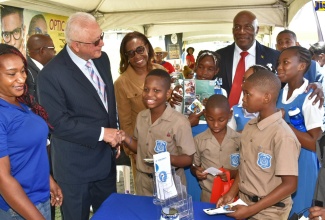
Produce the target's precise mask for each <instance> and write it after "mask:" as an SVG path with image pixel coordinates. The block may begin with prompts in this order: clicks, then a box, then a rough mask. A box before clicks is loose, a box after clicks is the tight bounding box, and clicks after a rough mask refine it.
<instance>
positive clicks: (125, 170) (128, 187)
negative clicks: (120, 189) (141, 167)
mask: <svg viewBox="0 0 325 220" xmlns="http://www.w3.org/2000/svg"><path fill="white" fill-rule="evenodd" d="M120 172H122V173H123V180H124V190H125V193H126V194H129V193H130V192H131V183H130V173H131V171H130V167H129V166H125V165H118V166H116V173H117V177H116V179H117V182H120Z"/></svg>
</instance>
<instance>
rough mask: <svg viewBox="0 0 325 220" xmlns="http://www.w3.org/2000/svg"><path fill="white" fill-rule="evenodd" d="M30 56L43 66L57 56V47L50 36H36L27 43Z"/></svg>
mask: <svg viewBox="0 0 325 220" xmlns="http://www.w3.org/2000/svg"><path fill="white" fill-rule="evenodd" d="M27 51H28V55H29V56H30V57H31V58H33V59H34V60H37V61H38V62H40V63H41V64H43V65H46V64H47V63H48V62H49V61H50V60H51V59H52V58H53V57H54V56H55V53H56V52H55V47H54V44H53V41H52V39H51V37H50V36H48V35H43V34H34V35H32V36H30V37H29V38H28V41H27Z"/></svg>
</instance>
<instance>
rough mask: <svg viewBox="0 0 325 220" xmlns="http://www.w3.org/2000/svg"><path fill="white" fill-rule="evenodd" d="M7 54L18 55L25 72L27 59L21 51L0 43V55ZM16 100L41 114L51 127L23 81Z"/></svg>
mask: <svg viewBox="0 0 325 220" xmlns="http://www.w3.org/2000/svg"><path fill="white" fill-rule="evenodd" d="M7 54H14V55H16V56H18V57H20V58H21V59H22V61H23V63H24V69H25V73H26V74H27V71H28V70H27V61H26V59H25V57H24V56H23V55H22V53H21V52H20V51H19V50H18V49H17V48H15V47H13V46H11V45H8V44H0V57H1V56H2V55H7ZM17 100H18V101H19V102H21V103H24V104H26V105H27V106H29V107H30V108H31V109H32V111H33V112H34V113H35V114H37V115H39V116H41V117H42V118H43V119H44V120H45V121H46V122H47V124H48V125H49V127H50V128H52V126H51V125H50V124H49V122H48V114H47V112H46V111H45V109H44V108H43V107H42V106H41V105H40V104H38V103H37V102H36V100H35V97H34V96H32V95H30V94H29V92H28V88H27V84H26V83H25V85H24V93H23V95H22V96H20V97H17Z"/></svg>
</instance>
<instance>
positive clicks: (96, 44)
mask: <svg viewBox="0 0 325 220" xmlns="http://www.w3.org/2000/svg"><path fill="white" fill-rule="evenodd" d="M103 38H104V32H102V33H101V34H100V36H99V39H98V40H96V41H95V42H91V43H88V42H82V41H77V40H75V42H78V43H81V44H93V45H94V46H95V47H97V46H98V45H99V43H100V41H101V40H103Z"/></svg>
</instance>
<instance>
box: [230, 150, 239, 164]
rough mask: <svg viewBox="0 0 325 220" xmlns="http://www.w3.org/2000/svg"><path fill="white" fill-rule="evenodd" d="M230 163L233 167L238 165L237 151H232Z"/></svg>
mask: <svg viewBox="0 0 325 220" xmlns="http://www.w3.org/2000/svg"><path fill="white" fill-rule="evenodd" d="M230 164H231V166H233V167H238V165H239V153H234V154H231V155H230Z"/></svg>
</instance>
